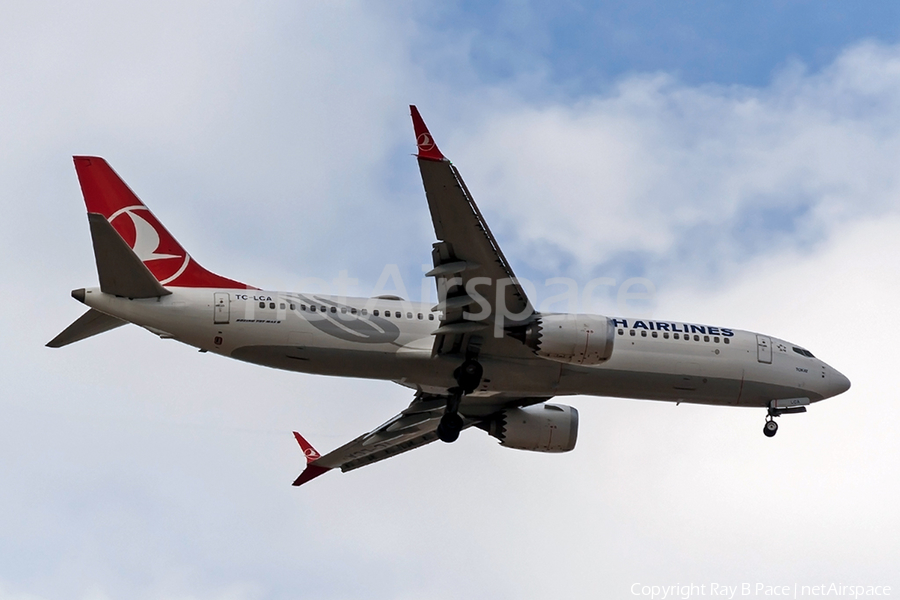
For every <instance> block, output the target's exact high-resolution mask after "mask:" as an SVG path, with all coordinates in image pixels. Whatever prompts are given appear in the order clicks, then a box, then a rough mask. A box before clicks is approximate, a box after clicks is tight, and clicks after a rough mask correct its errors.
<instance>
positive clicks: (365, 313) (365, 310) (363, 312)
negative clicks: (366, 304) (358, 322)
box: [359, 308, 369, 316]
mask: <svg viewBox="0 0 900 600" xmlns="http://www.w3.org/2000/svg"><path fill="white" fill-rule="evenodd" d="M359 313H360V314H361V315H362V316H366V315H367V314H369V311H368V310H367V309H365V308H364V309H362V310H361V311H359Z"/></svg>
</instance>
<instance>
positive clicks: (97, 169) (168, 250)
mask: <svg viewBox="0 0 900 600" xmlns="http://www.w3.org/2000/svg"><path fill="white" fill-rule="evenodd" d="M74 158H75V171H76V172H77V173H78V181H79V183H81V192H82V193H83V194H84V203H85V205H87V210H88V213H97V214H100V215H103V217H104V218H106V220H107V221H109V223H110V224H111V225H112V226H113V228H114V229H115V230H116V232H117V233H118V234H119V235H120V236H122V239H124V240H125V242H126V243H127V244H128V245H129V246H130V247H131V249H132V250H133V251H134V253H135V254H136V255H137V256H138V258H140V259H141V261H142V262H143V263H144V265H146V266H147V268H148V269H150V272H151V273H153V276H154V277H156V279H157V280H158V281H159V282H160V283H161V284H162V285H165V286H170V287H211V288H239V289H254V288H252V287H251V286H248V285H246V284H244V283H240V282H237V281H234V280H231V279H227V278H225V277H220V276H219V275H216V274H215V273H211V272H209V271H207V270H206V269H204V268H203V267H201V266H200V265H199V264H198V263H197V261H195V260H194V259H193V258H191V256H190V254H188V253H187V251H186V250H185V249H184V248H182V247H181V244H179V243H178V242H177V241H176V240H175V238H174V237H172V234H170V233H169V232H168V231H167V230H166V228H165V227H163V225H162V223H160V222H159V220H158V219H157V218H156V217H155V216H154V215H153V213H152V212H150V209H148V208H147V207H146V206H145V205H144V203H143V202H141V201H140V199H139V198H138V197H137V196H136V195H135V194H134V192H132V191H131V190H130V189H129V188H128V186H127V185H125V182H124V181H122V179H121V178H120V177H119V176H118V175H117V174H116V172H115V171H113V170H112V167H110V166H109V164H108V163H107V162H106V161H105V160H103V159H102V158H99V157H96V156H76V157H74Z"/></svg>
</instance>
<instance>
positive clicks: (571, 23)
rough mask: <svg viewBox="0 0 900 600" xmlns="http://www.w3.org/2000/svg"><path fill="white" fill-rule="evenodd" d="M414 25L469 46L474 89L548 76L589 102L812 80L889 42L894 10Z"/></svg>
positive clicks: (465, 16)
mask: <svg viewBox="0 0 900 600" xmlns="http://www.w3.org/2000/svg"><path fill="white" fill-rule="evenodd" d="M419 14H420V15H421V19H422V21H424V22H425V23H428V24H429V25H431V26H432V27H434V28H435V29H437V30H440V31H442V32H444V33H445V34H446V35H462V36H466V37H469V36H471V50H470V53H469V55H468V57H469V60H470V64H471V66H472V67H473V68H474V69H475V71H476V72H477V74H478V77H479V79H480V81H481V82H483V83H485V84H492V85H496V84H497V83H498V82H504V81H508V80H510V79H515V76H516V75H517V74H518V73H521V72H522V71H528V70H530V69H534V68H541V69H546V70H547V72H548V75H549V80H550V81H551V82H552V83H553V84H555V85H557V86H559V87H560V88H562V89H563V90H564V91H565V93H566V94H568V95H571V96H574V97H577V96H583V95H589V94H596V93H599V92H602V91H604V90H605V89H607V88H608V87H609V86H610V85H611V84H613V83H614V82H615V80H616V79H617V78H619V77H621V76H623V75H628V74H631V73H634V72H653V71H664V72H666V73H671V74H674V75H675V76H677V77H678V78H679V79H680V80H682V81H684V82H686V83H689V84H692V85H698V84H704V83H717V84H723V85H749V86H763V85H766V84H768V83H769V82H770V81H771V78H772V75H773V73H774V72H775V71H777V70H779V69H780V68H782V67H783V66H784V65H785V64H786V63H787V62H789V61H800V62H802V63H803V64H804V65H805V66H806V67H807V68H808V69H811V70H818V69H821V68H822V67H824V66H826V65H827V64H829V63H831V62H832V61H833V60H834V59H835V58H836V57H837V55H838V54H839V53H840V52H841V51H842V50H843V49H844V48H845V47H847V46H848V45H851V44H854V43H857V42H859V41H860V40H864V39H875V40H880V41H883V42H887V43H893V42H895V41H897V37H898V34H900V30H898V22H900V7H898V6H897V5H896V4H895V3H892V2H869V3H866V4H865V5H859V4H854V3H847V2H839V1H833V0H832V1H824V2H813V1H797V2H781V1H769V2H766V1H751V2H711V1H693V0H687V1H684V2H652V1H646V0H638V1H636V2H515V1H510V2H492V3H482V2H464V1H463V2H449V3H445V4H442V8H435V7H430V6H427V7H423V8H421V9H420V10H419Z"/></svg>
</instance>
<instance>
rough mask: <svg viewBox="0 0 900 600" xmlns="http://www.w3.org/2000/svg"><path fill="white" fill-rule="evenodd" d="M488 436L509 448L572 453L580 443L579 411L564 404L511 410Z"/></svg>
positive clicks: (504, 414)
mask: <svg viewBox="0 0 900 600" xmlns="http://www.w3.org/2000/svg"><path fill="white" fill-rule="evenodd" d="M488 433H489V434H491V435H492V436H494V437H495V438H497V439H498V440H500V445H501V446H506V447H507V448H516V449H518V450H531V451H533V452H568V451H569V450H571V449H572V448H574V447H575V441H576V440H577V439H578V411H577V410H575V409H574V408H572V407H571V406H566V405H564V404H536V405H534V406H526V407H524V408H511V409H508V410H504V411H503V412H501V413H500V416H499V417H497V418H496V419H495V420H493V421H491V423H490V427H489V428H488Z"/></svg>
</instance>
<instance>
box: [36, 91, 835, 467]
mask: <svg viewBox="0 0 900 600" xmlns="http://www.w3.org/2000/svg"><path fill="white" fill-rule="evenodd" d="M410 110H411V112H412V120H413V127H414V130H415V135H416V140H417V145H418V154H417V159H418V163H419V170H420V172H421V175H422V182H423V183H424V186H425V196H426V198H427V200H428V206H429V208H430V210H431V217H432V221H433V223H434V231H435V236H436V238H437V240H438V241H437V242H436V243H434V244H433V248H432V253H431V254H432V259H433V262H434V269H432V270H431V271H430V272H429V273H428V274H427V276H429V277H434V278H435V280H436V282H437V287H438V297H439V300H440V301H439V302H438V304H437V305H436V306H431V305H430V303H429V304H422V303H412V302H408V301H405V300H402V299H400V298H397V297H393V296H382V297H377V298H349V299H348V298H341V297H335V296H326V295H321V294H303V293H293V292H275V291H264V290H261V289H259V288H255V287H253V286H250V285H246V284H243V283H239V282H237V281H234V280H231V279H226V278H224V277H220V276H219V275H215V274H213V273H211V272H209V271H207V270H206V269H204V268H203V267H201V266H200V265H199V263H197V261H195V260H194V259H193V258H192V257H191V256H190V255H189V254H188V253H187V252H186V251H185V250H184V248H182V246H181V245H180V244H179V243H178V242H177V241H175V238H174V237H172V235H171V234H170V233H169V232H168V231H167V230H166V228H165V227H163V225H162V224H161V223H160V221H159V220H158V219H157V218H156V217H155V216H154V215H153V213H151V212H150V210H149V209H148V208H147V207H146V206H145V205H144V203H143V202H141V201H140V200H139V199H138V198H137V196H136V195H135V194H134V193H133V192H132V191H131V190H130V189H129V188H128V186H127V185H125V183H124V182H123V181H122V180H121V179H120V178H119V177H118V175H116V173H115V172H114V171H113V170H112V169H111V168H110V166H109V165H108V164H107V162H106V161H105V160H103V159H102V158H97V157H90V156H76V157H75V158H74V160H75V170H76V171H77V173H78V179H79V182H80V184H81V190H82V192H83V194H84V200H85V204H86V205H87V212H88V223H89V225H90V230H91V237H92V239H93V245H94V256H95V258H96V263H97V273H98V275H99V279H100V287H95V288H87V289H84V288H82V289H78V290H74V291H73V292H72V296H73V297H74V298H75V299H77V300H79V301H80V302H83V303H84V304H86V305H87V306H88V307H90V308H89V310H88V311H87V313H85V314H84V315H83V316H82V317H81V318H79V319H78V320H76V321H75V322H74V323H73V324H72V325H70V326H69V327H68V328H67V329H66V330H65V331H63V332H62V333H60V334H59V335H58V336H57V337H56V338H55V339H53V340H52V341H51V342H49V343H48V344H47V345H48V346H50V347H53V348H58V347H61V346H65V345H67V344H71V343H73V342H76V341H79V340H82V339H85V338H87V337H90V336H93V335H97V334H99V333H103V332H105V331H109V330H111V329H114V328H116V327H119V326H120V325H124V324H126V323H134V324H136V325H140V326H141V327H143V328H145V329H147V330H149V331H150V332H152V333H154V334H156V335H158V336H160V337H162V338H167V339H175V340H178V341H180V342H183V343H185V344H188V345H190V346H194V347H196V348H199V349H200V351H201V352H215V353H217V354H222V355H224V356H230V357H232V358H236V359H238V360H243V361H247V362H251V363H256V364H260V365H265V366H268V367H274V368H277V369H285V370H289V371H300V372H303V373H316V374H322V375H337V376H342V377H364V378H370V379H386V380H391V381H395V382H397V383H399V384H400V385H403V386H406V387H409V388H411V389H413V390H415V395H414V399H413V401H412V403H411V404H410V405H409V407H408V408H406V409H404V410H403V411H402V412H401V413H400V414H398V415H396V416H394V417H393V418H391V419H390V420H388V421H387V422H386V423H384V424H383V425H381V426H379V427H376V428H375V429H373V430H372V431H370V432H368V433H365V434H363V435H361V436H359V437H358V438H356V439H355V440H353V441H351V442H349V443H347V444H345V445H343V446H341V447H340V448H337V449H336V450H333V451H331V452H329V453H328V454H325V455H320V454H319V453H318V452H317V451H316V450H315V449H314V448H313V447H312V446H311V445H310V444H309V443H308V442H307V441H306V440H305V439H304V438H303V437H302V436H301V435H300V434H299V433H296V432H295V433H294V435H295V437H296V439H297V441H298V443H299V444H300V446H301V448H302V449H303V452H304V454H305V455H306V459H307V464H306V468H305V470H304V471H303V472H302V473H301V475H300V476H299V477H298V478H297V479H296V481H295V482H294V485H301V484H303V483H305V482H307V481H309V480H310V479H312V478H314V477H316V476H318V475H321V474H322V473H324V472H326V471H328V470H330V469H335V468H340V469H341V470H342V471H349V470H352V469H356V468H358V467H362V466H365V465H368V464H371V463H374V462H377V461H380V460H384V459H386V458H390V457H391V456H394V455H396V454H400V453H401V452H406V451H407V450H412V449H414V448H418V447H419V446H423V445H425V444H428V443H430V442H433V441H434V440H437V439H440V440H442V441H444V442H453V441H455V440H456V439H457V437H458V436H459V434H460V432H461V431H462V430H463V429H466V428H469V427H472V426H476V427H479V428H480V429H483V430H485V431H486V432H487V433H488V434H490V435H491V436H494V437H496V438H497V439H499V440H500V444H501V445H503V446H506V447H509V448H518V449H521V450H532V451H538V452H568V451H569V450H572V449H573V448H574V447H575V440H576V437H577V434H578V412H577V411H576V410H575V409H574V408H573V407H571V406H565V405H562V404H550V403H547V402H546V401H547V400H549V399H550V398H552V397H554V396H573V395H592V396H616V397H622V398H638V399H650V400H666V401H670V402H691V403H698V404H716V405H726V406H745V407H760V408H764V409H766V410H767V416H766V422H765V426H764V429H763V431H764V433H765V435H767V436H769V437H771V436H773V435H775V433H776V432H777V430H778V424H777V423H776V422H775V421H774V418H775V417H777V416H780V415H782V414H786V413H798V412H805V411H806V407H807V406H808V405H809V404H810V403H813V402H818V401H819V400H824V399H825V398H830V397H832V396H835V395H837V394H840V393H842V392H844V391H846V390H847V389H849V387H850V381H849V380H848V379H847V378H846V377H845V376H844V375H842V374H841V373H839V372H838V371H836V370H835V369H833V368H832V367H830V366H828V365H827V364H825V363H824V362H823V361H821V360H820V359H818V358H815V357H814V356H813V355H812V353H810V352H809V351H808V350H806V349H804V348H803V347H801V346H798V345H796V344H793V343H791V342H787V341H785V340H781V339H777V338H774V337H771V336H768V335H763V334H760V333H753V332H750V331H741V330H738V329H731V328H726V327H718V326H710V325H701V324H697V323H684V322H680V321H661V320H656V319H652V320H648V319H637V320H636V319H630V318H628V319H625V318H610V317H605V316H600V315H588V314H558V313H539V312H537V311H535V309H534V308H533V306H532V304H531V302H530V301H529V299H528V297H527V296H526V294H525V291H524V290H523V288H522V286H521V285H520V284H519V283H518V281H517V280H516V277H515V275H513V271H512V269H511V268H510V266H509V263H508V262H507V260H506V258H505V257H504V256H503V253H502V252H501V251H500V247H499V245H498V244H497V240H496V239H494V236H493V235H492V234H491V231H490V229H489V228H488V226H487V223H486V222H485V220H484V218H483V217H482V215H481V212H480V211H479V210H478V207H477V206H476V205H475V201H474V200H473V199H472V196H471V194H470V193H469V190H468V188H466V185H465V183H463V180H462V178H461V177H460V174H459V172H458V171H457V170H456V167H454V166H453V165H452V164H451V163H450V162H449V161H448V160H447V159H446V158H445V157H444V155H443V154H441V152H440V150H438V147H437V146H436V145H435V143H434V140H433V138H432V137H431V134H430V133H429V132H428V129H427V128H426V126H425V123H424V122H423V121H422V118H421V116H420V115H419V112H418V110H417V109H416V107H415V106H410Z"/></svg>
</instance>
